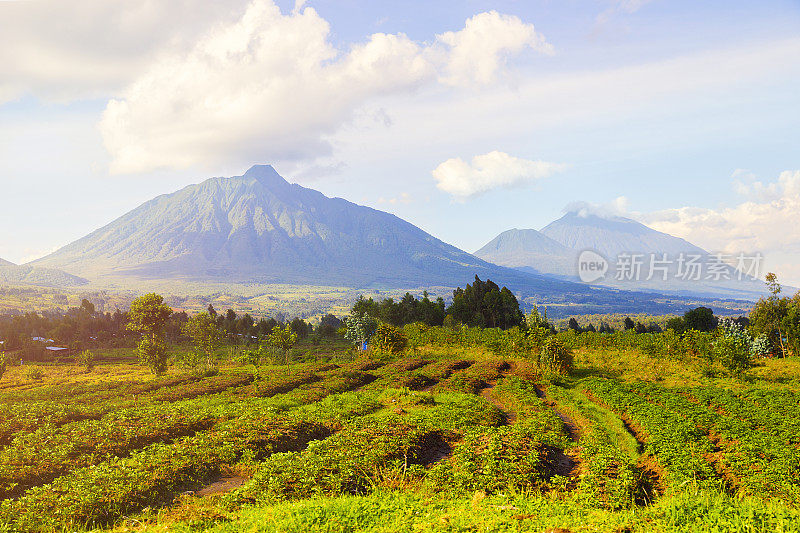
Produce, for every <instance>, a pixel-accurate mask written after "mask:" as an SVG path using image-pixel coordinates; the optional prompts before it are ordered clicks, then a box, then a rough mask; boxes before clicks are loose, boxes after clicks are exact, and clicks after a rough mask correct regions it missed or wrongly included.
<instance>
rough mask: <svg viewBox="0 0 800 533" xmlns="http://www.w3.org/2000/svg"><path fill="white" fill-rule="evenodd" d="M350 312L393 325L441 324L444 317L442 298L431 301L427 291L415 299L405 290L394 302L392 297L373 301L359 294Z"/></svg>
mask: <svg viewBox="0 0 800 533" xmlns="http://www.w3.org/2000/svg"><path fill="white" fill-rule="evenodd" d="M351 313H352V314H356V315H362V314H367V315H369V316H371V317H372V318H375V319H378V320H380V321H382V322H386V323H388V324H391V325H393V326H404V325H406V324H411V323H412V322H422V323H423V324H427V325H429V326H441V325H442V324H443V322H444V318H445V308H444V300H443V299H442V298H437V299H436V300H435V301H432V300H431V299H430V298H429V297H428V292H427V291H425V292H423V293H422V298H421V299H417V298H415V297H414V296H413V295H412V294H411V293H408V292H407V293H406V294H405V295H404V296H403V297H402V298H401V299H400V301H399V302H395V301H394V299H392V298H385V299H383V300H381V301H380V302H375V301H374V300H373V299H372V298H364V297H363V296H361V297H359V299H358V300H357V301H356V303H355V304H353V307H352V310H351Z"/></svg>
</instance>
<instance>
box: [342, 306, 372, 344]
mask: <svg viewBox="0 0 800 533" xmlns="http://www.w3.org/2000/svg"><path fill="white" fill-rule="evenodd" d="M345 326H346V327H347V331H346V332H345V334H344V338H345V339H347V340H349V341H350V342H352V343H353V344H355V345H356V346H361V345H362V344H364V343H365V342H367V341H369V340H370V339H371V338H372V336H373V335H374V334H375V331H376V330H377V329H378V321H377V320H375V318H373V317H372V316H370V315H368V314H367V313H364V312H362V313H358V312H356V311H351V312H350V315H349V316H348V317H347V319H346V320H345Z"/></svg>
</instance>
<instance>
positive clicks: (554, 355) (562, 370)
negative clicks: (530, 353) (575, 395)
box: [539, 336, 575, 375]
mask: <svg viewBox="0 0 800 533" xmlns="http://www.w3.org/2000/svg"><path fill="white" fill-rule="evenodd" d="M539 363H540V364H541V365H542V366H543V367H545V368H547V369H549V370H551V371H553V372H557V373H559V374H562V375H569V374H570V373H572V371H573V370H574V368H575V359H574V356H573V354H572V350H571V349H570V348H569V347H567V346H566V345H565V344H564V343H563V342H562V341H561V340H560V339H559V338H558V337H555V336H553V337H548V338H547V339H545V341H544V344H543V345H542V351H541V353H540V354H539Z"/></svg>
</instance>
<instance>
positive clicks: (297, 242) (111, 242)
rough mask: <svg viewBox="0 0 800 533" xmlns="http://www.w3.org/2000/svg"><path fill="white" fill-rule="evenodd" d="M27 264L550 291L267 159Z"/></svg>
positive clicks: (252, 279) (83, 271) (185, 275)
mask: <svg viewBox="0 0 800 533" xmlns="http://www.w3.org/2000/svg"><path fill="white" fill-rule="evenodd" d="M33 264H34V265H36V266H43V267H53V268H63V269H65V270H67V271H70V272H74V273H77V274H80V275H82V276H87V277H90V278H103V277H124V278H133V279H181V280H198V281H208V280H214V281H220V280H223V281H227V282H233V283H298V284H314V285H345V286H355V287H359V286H373V285H374V286H398V287H420V286H428V285H444V286H453V285H454V284H463V283H466V282H468V281H470V280H471V279H472V278H473V276H474V275H475V274H478V275H479V276H481V277H484V276H494V277H497V276H498V275H499V276H501V277H503V278H504V279H503V282H504V283H512V282H516V284H517V285H526V286H529V287H530V286H536V287H539V288H542V289H547V290H559V287H558V286H557V285H556V286H552V287H551V286H550V284H549V281H548V280H546V279H544V278H540V277H532V276H528V275H522V274H520V273H519V272H516V271H513V270H509V269H504V268H502V267H497V266H495V265H492V264H489V263H487V262H485V261H483V260H481V259H478V258H476V257H475V256H473V255H470V254H468V253H466V252H463V251H462V250H459V249H458V248H455V247H454V246H451V245H449V244H446V243H444V242H442V241H440V240H439V239H436V238H435V237H433V236H431V235H429V234H428V233H425V232H424V231H422V230H421V229H419V228H417V227H416V226H414V225H412V224H410V223H408V222H406V221H404V220H402V219H400V218H398V217H396V216H394V215H391V214H389V213H385V212H382V211H378V210H375V209H371V208H368V207H363V206H359V205H356V204H353V203H351V202H348V201H346V200H343V199H340V198H328V197H326V196H324V195H323V194H322V193H320V192H317V191H314V190H312V189H307V188H304V187H301V186H299V185H296V184H290V183H288V182H287V181H286V180H284V179H283V178H282V177H281V176H279V175H278V173H277V172H275V170H274V169H273V168H272V167H270V166H255V167H253V168H251V169H250V170H248V171H247V172H246V173H245V174H244V175H243V176H237V177H233V178H212V179H209V180H206V181H204V182H202V183H200V184H198V185H190V186H188V187H185V188H184V189H182V190H180V191H178V192H175V193H172V194H167V195H162V196H159V197H157V198H155V199H153V200H151V201H149V202H146V203H144V204H142V205H141V206H139V207H138V208H136V209H134V210H133V211H130V212H129V213H127V214H125V215H123V216H122V217H120V218H119V219H117V220H115V221H114V222H111V223H110V224H108V225H107V226H105V227H103V228H100V229H98V230H97V231H94V232H93V233H91V234H89V235H87V236H86V237H84V238H82V239H80V240H78V241H75V242H73V243H72V244H69V245H67V246H65V247H64V248H61V249H60V250H57V251H56V252H54V253H52V254H50V255H49V256H47V257H44V258H42V259H39V260H37V261H35V262H34V263H33ZM576 287H577V289H578V290H583V289H581V288H580V287H579V286H576ZM561 288H562V289H563V288H564V287H561ZM567 288H568V287H567ZM573 288H575V287H573Z"/></svg>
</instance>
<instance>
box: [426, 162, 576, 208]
mask: <svg viewBox="0 0 800 533" xmlns="http://www.w3.org/2000/svg"><path fill="white" fill-rule="evenodd" d="M563 169H564V165H562V164H559V163H549V162H547V161H530V160H528V159H520V158H518V157H513V156H510V155H508V154H507V153H505V152H499V151H497V150H495V151H493V152H489V153H488V154H483V155H476V156H475V157H473V158H472V161H471V162H470V163H467V162H465V161H464V160H463V159H461V158H453V159H448V160H447V161H445V162H444V163H442V164H440V165H439V166H438V167H436V168H435V169H434V170H433V172H432V174H433V178H434V179H435V180H436V182H437V183H436V186H437V187H438V188H439V189H441V190H443V191H444V192H446V193H449V194H451V195H453V196H455V197H456V198H460V199H465V198H469V197H471V196H475V195H478V194H481V193H484V192H486V191H489V190H491V189H496V188H499V187H513V186H518V185H523V184H526V183H531V182H533V181H536V180H539V179H542V178H546V177H548V176H551V175H553V174H555V173H556V172H560V171H561V170H563Z"/></svg>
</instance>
